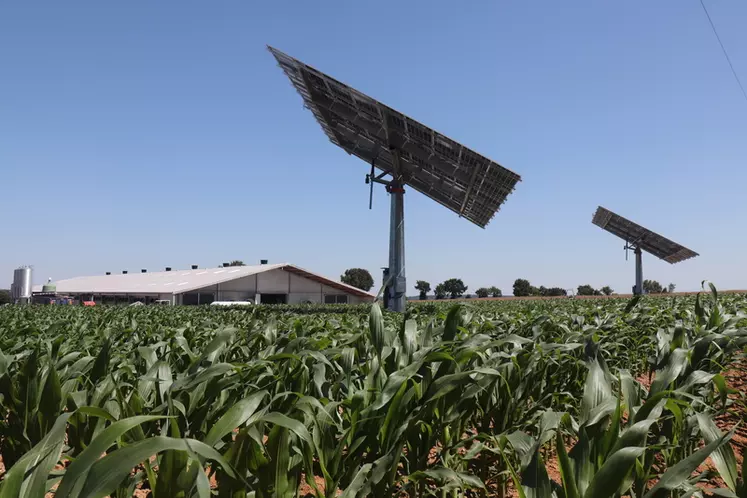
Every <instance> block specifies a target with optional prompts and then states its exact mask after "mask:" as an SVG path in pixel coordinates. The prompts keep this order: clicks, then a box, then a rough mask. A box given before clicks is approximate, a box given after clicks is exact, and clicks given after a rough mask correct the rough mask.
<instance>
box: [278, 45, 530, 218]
mask: <svg viewBox="0 0 747 498" xmlns="http://www.w3.org/2000/svg"><path fill="white" fill-rule="evenodd" d="M268 48H269V50H270V52H272V55H274V56H275V58H276V59H277V61H278V64H280V67H281V68H282V69H283V71H285V74H286V75H287V76H288V78H289V79H290V80H291V82H292V83H293V86H295V87H296V90H297V91H298V93H299V94H301V97H303V100H304V104H305V105H306V107H307V108H309V110H311V112H312V113H313V114H314V117H315V118H316V120H317V121H318V122H319V124H320V125H321V127H322V129H323V130H324V132H325V133H326V134H327V136H328V137H329V139H330V141H331V142H332V143H333V144H335V145H337V146H339V147H341V148H342V149H343V150H345V151H346V152H347V153H348V154H353V155H355V156H358V157H359V158H361V159H363V160H364V161H366V162H367V163H368V164H372V163H374V162H375V164H376V167H377V168H379V169H380V170H381V171H383V172H384V173H387V174H391V173H393V172H395V168H396V166H395V161H396V159H395V158H394V154H393V153H392V149H396V150H397V152H398V154H399V161H400V164H401V168H402V175H403V178H404V183H405V184H406V185H409V186H411V187H412V188H414V189H415V190H417V191H418V192H420V193H422V194H425V195H427V196H428V197H430V198H431V199H433V200H434V201H436V202H438V203H439V204H441V205H443V206H445V207H447V208H449V209H450V210H452V211H453V212H455V213H457V214H458V215H459V216H462V217H464V218H466V219H468V220H469V221H471V222H472V223H474V224H476V225H477V226H479V227H482V228H485V226H486V225H487V224H488V223H489V222H490V220H491V219H492V218H493V216H494V215H495V213H496V212H497V211H498V210H499V209H500V207H501V204H503V203H504V202H505V201H506V197H507V196H508V195H509V194H510V193H511V192H512V191H513V190H514V187H515V186H516V183H517V182H519V181H520V180H521V177H520V176H519V175H517V174H516V173H514V172H513V171H510V170H508V169H506V168H504V167H503V166H501V165H499V164H498V163H496V162H494V161H491V160H490V159H488V158H486V157H484V156H482V155H480V154H478V153H477V152H475V151H473V150H471V149H469V148H467V147H465V146H463V145H461V144H459V143H457V142H455V141H454V140H452V139H450V138H449V137H446V136H444V135H442V134H440V133H438V132H437V131H434V130H432V129H431V128H429V127H427V126H425V125H423V124H421V123H419V122H418V121H415V120H414V119H412V118H410V117H408V116H405V115H404V114H402V113H400V112H397V111H396V110H394V109H392V108H390V107H387V106H386V105H384V104H382V103H381V102H379V101H377V100H375V99H373V98H371V97H369V96H368V95H365V94H363V93H361V92H359V91H357V90H355V89H354V88H351V87H349V86H348V85H345V84H344V83H340V82H339V81H337V80H336V79H334V78H332V77H331V76H328V75H326V74H324V73H322V72H320V71H318V70H316V69H314V68H313V67H311V66H308V65H306V64H304V63H303V62H301V61H299V60H296V59H294V58H293V57H290V56H289V55H286V54H284V53H283V52H281V51H279V50H277V49H275V48H272V47H268Z"/></svg>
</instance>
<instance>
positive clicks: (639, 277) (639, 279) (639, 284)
mask: <svg viewBox="0 0 747 498" xmlns="http://www.w3.org/2000/svg"><path fill="white" fill-rule="evenodd" d="M633 293H634V294H636V295H638V294H643V262H642V258H641V248H640V247H636V248H635V288H634V289H633Z"/></svg>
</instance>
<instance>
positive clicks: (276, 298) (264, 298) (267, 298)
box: [260, 292, 288, 304]
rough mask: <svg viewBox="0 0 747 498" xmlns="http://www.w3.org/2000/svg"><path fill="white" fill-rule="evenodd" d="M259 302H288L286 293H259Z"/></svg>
mask: <svg viewBox="0 0 747 498" xmlns="http://www.w3.org/2000/svg"><path fill="white" fill-rule="evenodd" d="M260 300H261V303H260V304H285V303H287V302H288V295H287V294H265V293H264V292H263V293H262V294H261V295H260Z"/></svg>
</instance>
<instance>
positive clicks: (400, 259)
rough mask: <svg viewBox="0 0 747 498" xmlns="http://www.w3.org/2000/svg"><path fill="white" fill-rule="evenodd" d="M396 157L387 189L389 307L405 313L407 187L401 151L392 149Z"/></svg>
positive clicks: (387, 306)
mask: <svg viewBox="0 0 747 498" xmlns="http://www.w3.org/2000/svg"><path fill="white" fill-rule="evenodd" d="M391 153H392V156H393V158H394V169H395V171H394V172H393V173H394V175H393V178H392V181H391V182H389V185H388V186H387V190H388V191H389V195H390V196H391V206H390V210H391V212H390V218H389V284H388V285H387V287H388V290H389V292H387V293H386V294H387V297H388V299H389V302H388V303H386V304H385V306H386V308H387V309H390V310H392V311H396V312H398V313H403V312H404V311H405V307H406V305H407V297H406V296H407V280H406V278H405V189H404V181H403V175H402V168H401V164H400V161H399V151H397V150H396V149H393V150H392V151H391Z"/></svg>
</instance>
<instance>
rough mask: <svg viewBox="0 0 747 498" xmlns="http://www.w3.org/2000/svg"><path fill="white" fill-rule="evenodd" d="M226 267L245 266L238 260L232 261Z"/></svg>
mask: <svg viewBox="0 0 747 498" xmlns="http://www.w3.org/2000/svg"><path fill="white" fill-rule="evenodd" d="M228 266H246V265H245V264H244V262H243V261H241V260H240V259H234V260H233V261H231V262H230V263H228Z"/></svg>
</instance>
